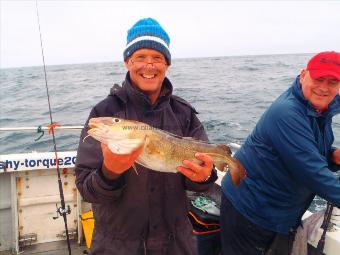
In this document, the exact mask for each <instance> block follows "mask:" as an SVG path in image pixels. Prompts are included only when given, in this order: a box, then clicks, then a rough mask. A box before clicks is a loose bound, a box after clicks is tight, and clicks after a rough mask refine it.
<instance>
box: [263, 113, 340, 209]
mask: <svg viewBox="0 0 340 255" xmlns="http://www.w3.org/2000/svg"><path fill="white" fill-rule="evenodd" d="M267 118H268V119H267V122H266V123H267V124H268V123H271V124H268V125H266V126H265V125H263V127H262V128H264V129H265V132H266V133H267V134H268V136H269V137H270V141H271V143H272V145H273V147H274V148H275V150H276V151H277V153H278V156H279V160H282V164H283V165H284V166H285V168H287V169H288V171H289V173H290V174H291V175H292V176H293V177H294V179H295V180H296V181H297V182H298V183H300V185H303V186H305V187H306V188H308V189H309V190H311V191H312V192H314V193H316V194H318V195H319V196H320V197H322V198H324V199H326V200H328V201H330V202H332V203H334V204H336V205H337V206H340V183H339V178H338V177H337V176H336V175H335V174H334V173H333V172H331V171H330V169H329V166H328V160H327V158H326V157H325V156H323V155H321V153H320V152H319V150H318V145H317V143H316V141H315V136H314V133H313V130H312V127H311V124H310V122H309V120H308V118H306V116H304V113H302V112H299V111H298V110H296V109H282V108H280V109H276V110H273V111H271V112H270V113H268V114H267Z"/></svg>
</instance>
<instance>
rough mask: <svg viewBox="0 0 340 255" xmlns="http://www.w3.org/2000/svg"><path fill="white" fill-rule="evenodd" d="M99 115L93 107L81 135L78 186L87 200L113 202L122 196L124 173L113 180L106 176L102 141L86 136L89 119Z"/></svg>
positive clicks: (91, 201)
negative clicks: (103, 167)
mask: <svg viewBox="0 0 340 255" xmlns="http://www.w3.org/2000/svg"><path fill="white" fill-rule="evenodd" d="M97 115H98V114H97V113H96V110H95V108H94V109H92V111H91V113H90V116H89V118H88V120H87V121H86V124H85V126H84V129H83V130H82V133H81V136H80V141H79V147H78V152H77V162H76V166H75V173H76V186H77V188H78V190H79V192H80V194H81V195H82V197H83V199H84V200H85V201H87V202H90V203H112V201H115V200H116V199H118V198H119V197H120V196H121V193H122V190H123V188H124V185H125V181H124V175H122V176H121V177H119V178H118V179H116V180H113V181H112V180H108V179H107V178H105V176H104V175H103V173H102V164H103V156H102V151H101V147H100V143H99V142H98V141H96V140H95V139H93V138H92V137H87V138H85V137H86V136H87V130H88V127H87V124H88V121H89V119H90V118H94V117H97ZM84 138H85V140H84Z"/></svg>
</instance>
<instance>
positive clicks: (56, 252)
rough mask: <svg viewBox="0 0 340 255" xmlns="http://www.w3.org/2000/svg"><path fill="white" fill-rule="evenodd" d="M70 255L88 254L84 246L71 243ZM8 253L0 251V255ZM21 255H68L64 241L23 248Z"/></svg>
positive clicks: (9, 253)
mask: <svg viewBox="0 0 340 255" xmlns="http://www.w3.org/2000/svg"><path fill="white" fill-rule="evenodd" d="M71 251H72V255H82V254H88V250H87V249H86V246H79V245H78V243H77V242H71ZM11 254H12V253H11V252H9V251H0V255H11ZM23 254H25V255H26V254H39V255H68V249H67V243H66V241H58V242H50V243H41V244H35V245H32V246H30V247H25V249H24V250H23Z"/></svg>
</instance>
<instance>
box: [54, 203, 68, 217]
mask: <svg viewBox="0 0 340 255" xmlns="http://www.w3.org/2000/svg"><path fill="white" fill-rule="evenodd" d="M55 207H56V208H57V210H56V212H57V216H55V217H53V219H54V220H56V219H58V218H59V216H64V215H67V214H70V213H71V207H70V205H67V208H65V209H63V208H62V207H58V204H55Z"/></svg>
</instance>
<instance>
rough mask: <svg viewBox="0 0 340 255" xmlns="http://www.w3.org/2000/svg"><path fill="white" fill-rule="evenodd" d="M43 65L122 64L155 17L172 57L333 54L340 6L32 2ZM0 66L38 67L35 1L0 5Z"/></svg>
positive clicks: (339, 39)
mask: <svg viewBox="0 0 340 255" xmlns="http://www.w3.org/2000/svg"><path fill="white" fill-rule="evenodd" d="M38 6H39V14H40V23H41V29H42V36H43V44H44V50H45V60H46V64H47V65H52V64H68V63H87V62H102V61H103V62H104V61H121V60H122V53H123V50H124V47H125V43H126V32H127V30H128V29H129V28H130V27H131V26H132V25H133V24H134V23H135V22H136V21H137V20H138V19H140V18H144V17H153V18H156V19H157V20H158V21H159V22H160V23H161V25H162V26H163V27H164V28H165V29H166V31H167V32H168V33H169V35H170V39H171V44H170V49H171V52H172V56H173V58H185V57H209V56H230V55H249V54H251V55H253V54H254V55H255V54H276V53H306V52H318V51H323V50H336V51H340V14H339V13H340V1H282V2H277V1H262V2H260V1H237V2H236V1H235V2H233V1H215V2H213V1H187V2H183V1H124V2H120V1H39V2H38ZM0 24H1V27H0V28H1V44H0V47H1V52H0V53H1V55H0V66H1V68H5V67H13V66H33V65H41V63H42V61H41V52H40V41H39V34H38V25H37V17H36V10H35V1H4V0H1V23H0Z"/></svg>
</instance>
